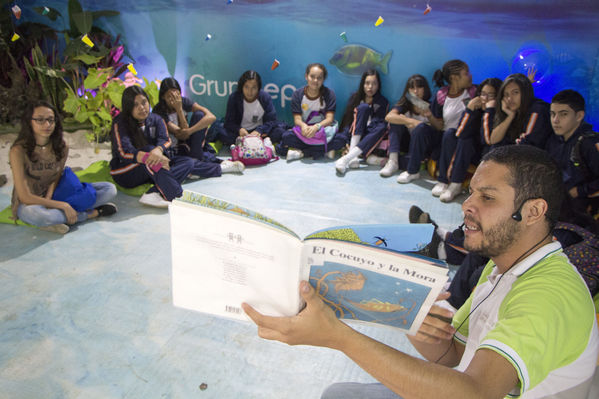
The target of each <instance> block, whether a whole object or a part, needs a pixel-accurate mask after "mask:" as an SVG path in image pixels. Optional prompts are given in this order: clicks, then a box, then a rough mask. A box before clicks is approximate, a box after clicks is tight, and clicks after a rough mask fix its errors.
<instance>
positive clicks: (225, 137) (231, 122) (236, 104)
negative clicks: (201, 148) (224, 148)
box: [219, 90, 287, 145]
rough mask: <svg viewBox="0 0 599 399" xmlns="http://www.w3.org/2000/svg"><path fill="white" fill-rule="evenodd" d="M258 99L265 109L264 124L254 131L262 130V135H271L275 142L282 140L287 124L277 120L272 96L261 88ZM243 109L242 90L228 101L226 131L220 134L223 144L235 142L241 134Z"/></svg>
mask: <svg viewBox="0 0 599 399" xmlns="http://www.w3.org/2000/svg"><path fill="white" fill-rule="evenodd" d="M258 101H259V102H260V105H261V106H262V109H263V110H264V115H262V124H261V125H260V126H258V127H256V128H255V129H253V130H252V131H258V132H260V133H261V134H262V137H265V136H268V137H270V140H271V141H272V142H274V143H278V142H280V141H281V137H282V136H283V132H285V130H286V128H287V125H286V124H285V123H284V122H281V121H279V120H277V112H276V111H275V107H274V105H273V103H272V97H271V96H270V94H268V93H267V92H265V91H264V90H260V91H259V92H258ZM243 111H244V109H243V93H242V92H240V91H236V92H233V93H231V95H230V96H229V100H228V101H227V113H226V115H225V123H224V128H225V131H224V132H221V134H220V135H219V139H220V140H221V141H222V142H223V144H225V145H231V144H233V143H235V139H236V138H237V137H238V136H239V129H241V121H242V119H243ZM250 133H251V132H250Z"/></svg>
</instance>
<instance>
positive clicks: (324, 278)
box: [302, 240, 448, 334]
mask: <svg viewBox="0 0 599 399" xmlns="http://www.w3.org/2000/svg"><path fill="white" fill-rule="evenodd" d="M302 260H303V263H302V265H303V266H304V267H306V268H309V269H310V280H309V281H310V284H312V286H313V287H315V289H316V291H317V293H318V294H319V295H320V296H321V298H323V300H324V301H325V303H327V304H328V305H329V306H331V307H332V308H333V310H334V311H335V313H336V314H337V316H338V317H340V318H344V319H353V320H359V321H365V322H373V323H380V324H384V325H389V326H392V327H396V328H400V329H402V330H404V331H405V332H407V333H408V334H415V333H416V331H417V330H418V328H419V327H420V324H421V323H422V321H423V320H424V317H425V316H426V314H427V313H428V311H429V309H430V307H431V306H432V305H433V303H434V302H435V300H436V298H437V296H438V294H439V292H440V291H441V289H442V288H443V285H444V284H445V282H446V281H447V272H448V269H447V268H444V267H440V266H439V265H438V264H437V263H435V262H434V261H432V260H430V261H429V260H428V259H426V258H422V257H419V256H410V255H408V254H401V253H397V252H394V251H388V250H384V249H380V248H375V247H368V246H364V245H360V244H354V243H347V242H340V241H333V240H308V241H306V242H305V243H304V249H303V251H302Z"/></svg>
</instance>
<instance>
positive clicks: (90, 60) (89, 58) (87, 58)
mask: <svg viewBox="0 0 599 399" xmlns="http://www.w3.org/2000/svg"><path fill="white" fill-rule="evenodd" d="M102 58H104V56H95V55H91V54H79V55H77V56H75V57H73V59H74V60H79V61H82V62H83V63H85V65H94V64H97V63H98V62H99V61H100V60H101V59H102Z"/></svg>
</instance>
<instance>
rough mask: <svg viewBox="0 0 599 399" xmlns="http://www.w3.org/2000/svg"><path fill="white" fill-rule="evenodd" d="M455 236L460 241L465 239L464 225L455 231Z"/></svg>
mask: <svg viewBox="0 0 599 399" xmlns="http://www.w3.org/2000/svg"><path fill="white" fill-rule="evenodd" d="M453 236H454V237H455V238H457V239H458V240H463V239H464V223H462V224H461V225H460V226H459V227H458V228H457V229H455V230H454V231H453Z"/></svg>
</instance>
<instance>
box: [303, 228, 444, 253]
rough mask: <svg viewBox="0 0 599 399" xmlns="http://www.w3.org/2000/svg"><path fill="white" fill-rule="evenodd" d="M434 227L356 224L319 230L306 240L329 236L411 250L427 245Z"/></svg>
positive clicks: (382, 246)
mask: <svg viewBox="0 0 599 399" xmlns="http://www.w3.org/2000/svg"><path fill="white" fill-rule="evenodd" d="M434 229H435V228H434V226H433V225H432V224H356V225H350V226H338V227H333V228H328V229H323V230H319V231H317V232H314V233H312V234H310V235H308V236H307V237H306V238H305V239H304V240H309V239H312V238H328V239H333V240H340V241H348V242H356V243H359V244H365V245H372V246H375V247H381V248H387V249H392V250H395V251H404V252H409V251H419V250H421V249H422V248H424V247H426V245H427V244H428V243H429V242H431V237H432V235H433V231H434Z"/></svg>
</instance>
